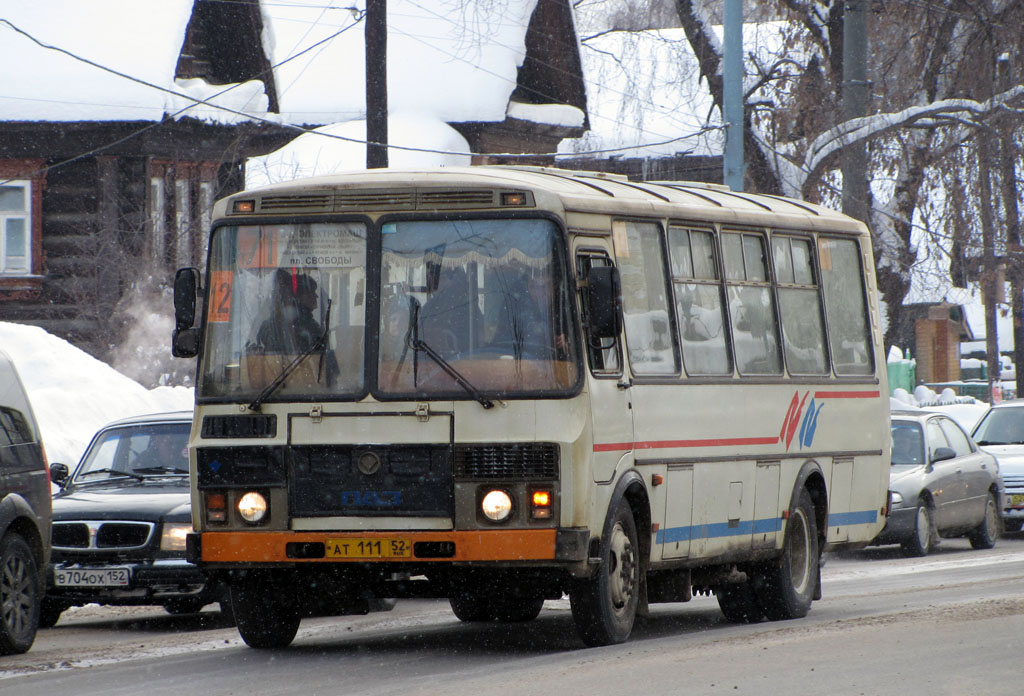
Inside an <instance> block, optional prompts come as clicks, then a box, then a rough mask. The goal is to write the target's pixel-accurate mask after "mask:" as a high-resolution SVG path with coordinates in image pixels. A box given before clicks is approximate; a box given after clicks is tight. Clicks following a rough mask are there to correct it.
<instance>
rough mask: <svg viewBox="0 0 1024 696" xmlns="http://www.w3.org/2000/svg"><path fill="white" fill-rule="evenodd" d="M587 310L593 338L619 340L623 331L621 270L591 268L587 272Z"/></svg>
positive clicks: (608, 267) (604, 267)
mask: <svg viewBox="0 0 1024 696" xmlns="http://www.w3.org/2000/svg"><path fill="white" fill-rule="evenodd" d="M587 308H588V315H589V326H588V328H589V329H590V334H591V337H592V338H595V339H602V338H618V336H619V332H620V331H621V330H622V324H621V321H620V317H621V316H622V312H621V309H622V287H621V285H620V283H619V269H617V268H615V267H614V266H591V268H590V270H589V271H588V272H587Z"/></svg>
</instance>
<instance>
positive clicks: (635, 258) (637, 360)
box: [612, 221, 679, 376]
mask: <svg viewBox="0 0 1024 696" xmlns="http://www.w3.org/2000/svg"><path fill="white" fill-rule="evenodd" d="M612 229H613V235H614V240H615V256H616V260H617V263H618V266H619V274H620V277H621V278H622V312H623V315H624V316H623V320H624V324H625V327H626V350H627V351H628V356H629V366H630V370H632V372H633V374H634V375H638V376H643V375H677V374H679V358H678V356H677V354H676V349H675V335H674V334H675V329H674V327H673V323H674V320H673V319H672V317H671V316H670V315H669V302H668V284H667V282H666V276H665V257H664V253H663V251H662V242H661V225H658V224H656V223H647V222H630V221H615V222H614V223H613V228H612Z"/></svg>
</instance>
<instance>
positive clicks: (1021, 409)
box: [971, 399, 1024, 532]
mask: <svg viewBox="0 0 1024 696" xmlns="http://www.w3.org/2000/svg"><path fill="white" fill-rule="evenodd" d="M971 436H972V437H973V438H974V441H975V442H977V443H978V445H980V446H981V447H983V448H984V449H985V451H986V452H989V453H990V454H992V455H993V456H994V457H995V458H996V459H997V460H999V471H1000V473H1001V474H1002V477H1003V485H1004V486H1005V487H1006V496H1005V498H1006V499H1005V502H1004V506H1003V527H1004V528H1005V529H1006V531H1008V532H1019V531H1020V530H1021V527H1022V526H1024V399H1014V400H1012V401H1004V402H1002V403H1000V404H996V405H994V406H993V407H992V408H990V409H989V410H988V411H986V412H985V415H984V416H982V418H981V420H980V421H978V424H977V425H976V426H974V432H973V433H972V434H971Z"/></svg>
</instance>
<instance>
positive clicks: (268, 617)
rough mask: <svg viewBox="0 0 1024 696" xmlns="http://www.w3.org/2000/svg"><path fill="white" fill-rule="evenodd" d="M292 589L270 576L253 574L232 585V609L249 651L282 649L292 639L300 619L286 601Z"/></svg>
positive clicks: (240, 633) (295, 610) (296, 610)
mask: <svg viewBox="0 0 1024 696" xmlns="http://www.w3.org/2000/svg"><path fill="white" fill-rule="evenodd" d="M290 596H291V588H290V587H288V586H287V585H286V584H285V583H283V582H281V581H280V580H279V579H277V578H274V577H273V576H270V575H269V574H259V573H253V574H250V575H247V576H246V577H244V578H237V579H236V580H234V582H232V584H231V609H232V613H233V614H234V619H235V625H236V626H237V627H238V633H239V635H241V636H242V640H244V641H245V644H246V645H248V646H249V647H250V648H259V649H268V648H285V647H288V645H290V644H291V642H292V641H293V640H294V639H295V634H296V633H298V631H299V623H300V622H301V621H302V616H301V615H300V614H299V608H298V607H297V606H296V605H295V603H294V602H293V601H291V600H290V599H289V597H290Z"/></svg>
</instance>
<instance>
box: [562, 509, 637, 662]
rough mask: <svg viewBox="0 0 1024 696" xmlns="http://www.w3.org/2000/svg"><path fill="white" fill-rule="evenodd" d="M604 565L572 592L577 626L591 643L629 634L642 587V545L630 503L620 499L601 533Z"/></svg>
mask: <svg viewBox="0 0 1024 696" xmlns="http://www.w3.org/2000/svg"><path fill="white" fill-rule="evenodd" d="M600 554H601V555H600V565H599V567H598V569H597V572H596V573H595V574H594V575H593V577H591V578H588V579H586V580H582V581H580V582H579V584H577V585H576V587H575V588H574V589H573V590H572V591H571V592H570V593H569V605H570V607H571V608H572V618H573V620H574V621H575V622H576V630H577V631H578V632H579V634H580V637H581V638H582V639H583V642H584V643H586V644H587V645H589V646H595V647H596V646H600V645H613V644H615V643H622V642H623V641H625V640H626V639H627V638H629V634H630V632H631V631H632V630H633V621H634V620H635V619H636V607H637V602H638V599H639V591H640V546H639V544H638V543H637V532H636V522H635V521H634V520H633V513H632V510H631V509H630V507H629V503H628V502H626V500H625V499H623V500H620V501H619V503H618V505H616V507H615V510H614V511H613V513H612V514H611V516H610V517H609V518H608V521H607V522H605V528H604V534H602V535H601V551H600Z"/></svg>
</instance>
